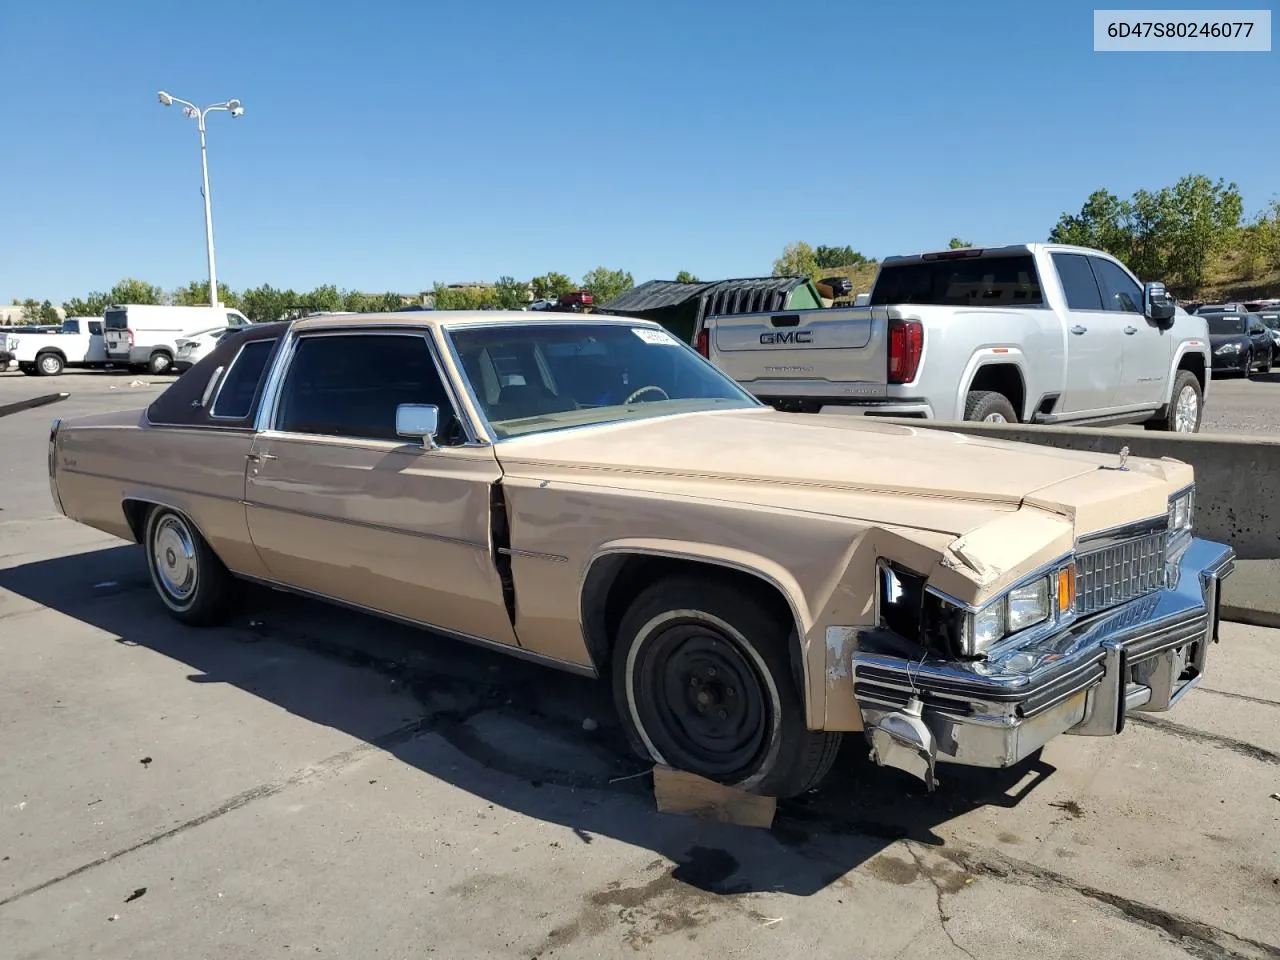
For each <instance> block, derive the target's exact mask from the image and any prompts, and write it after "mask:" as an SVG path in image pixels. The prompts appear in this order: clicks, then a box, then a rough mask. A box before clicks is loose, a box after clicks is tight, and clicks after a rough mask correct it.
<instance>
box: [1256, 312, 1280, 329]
mask: <svg viewBox="0 0 1280 960" xmlns="http://www.w3.org/2000/svg"><path fill="white" fill-rule="evenodd" d="M1258 318H1259V319H1260V320H1261V321H1262V325H1263V326H1264V327H1266V328H1267V329H1268V330H1280V313H1260V314H1258Z"/></svg>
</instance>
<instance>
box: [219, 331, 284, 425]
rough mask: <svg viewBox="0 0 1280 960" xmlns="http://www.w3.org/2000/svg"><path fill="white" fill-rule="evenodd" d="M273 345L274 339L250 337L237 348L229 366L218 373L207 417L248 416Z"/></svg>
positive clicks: (220, 418)
mask: <svg viewBox="0 0 1280 960" xmlns="http://www.w3.org/2000/svg"><path fill="white" fill-rule="evenodd" d="M274 347H275V341H274V340H254V341H251V342H250V343H246V344H245V345H244V346H243V347H241V348H240V352H239V353H237V354H236V357H235V359H234V360H232V361H231V367H230V369H229V370H227V372H226V373H224V374H223V375H222V383H221V384H219V385H218V392H217V394H216V396H215V397H214V401H213V409H212V410H211V411H210V415H211V416H213V417H214V418H216V419H218V420H243V419H245V418H246V417H249V416H250V415H252V413H253V406H254V398H255V397H257V395H258V390H259V388H260V387H261V386H262V377H263V374H264V373H265V372H266V369H267V361H268V360H269V359H270V358H271V353H272V350H273V349H274Z"/></svg>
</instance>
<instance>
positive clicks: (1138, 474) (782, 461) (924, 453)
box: [495, 409, 1191, 536]
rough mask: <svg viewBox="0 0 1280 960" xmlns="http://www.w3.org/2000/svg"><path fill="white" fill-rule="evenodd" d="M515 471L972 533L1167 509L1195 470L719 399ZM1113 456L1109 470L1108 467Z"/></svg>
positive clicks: (559, 441) (561, 441)
mask: <svg viewBox="0 0 1280 960" xmlns="http://www.w3.org/2000/svg"><path fill="white" fill-rule="evenodd" d="M495 451H496V454H497V457H498V460H499V462H500V463H501V465H502V467H503V470H504V472H506V473H509V474H512V475H517V476H523V477H527V478H530V479H538V480H546V481H548V482H554V481H556V480H559V481H562V482H571V483H584V484H590V485H593V486H611V487H620V488H629V489H649V490H653V491H655V492H662V493H666V494H671V495H692V496H707V497H714V498H715V499H719V500H726V499H727V500H734V501H741V502H745V503H754V504H760V505H765V506H770V507H777V508H782V509H796V510H804V511H806V512H824V513H830V514H833V515H837V516H843V517H853V518H860V519H866V520H869V521H872V522H878V523H890V524H895V525H900V526H907V527H918V528H924V529H931V530H936V531H938V532H945V533H951V534H955V535H959V534H963V533H965V532H967V531H969V530H972V529H974V528H976V527H978V526H981V525H984V524H986V523H987V522H989V521H990V520H991V519H993V517H994V516H995V515H997V514H999V513H1007V512H1010V511H1015V510H1017V509H1019V508H1020V507H1023V506H1026V505H1031V506H1033V507H1035V508H1036V509H1041V510H1046V511H1048V512H1051V513H1057V514H1060V515H1063V516H1066V517H1069V518H1071V519H1072V520H1073V522H1074V523H1075V527H1076V533H1077V535H1078V536H1079V535H1082V534H1084V533H1087V532H1091V531H1092V530H1095V529H1103V528H1106V527H1109V526H1117V525H1120V524H1122V523H1127V522H1132V521H1134V520H1138V519H1143V518H1146V517H1151V516H1157V515H1160V514H1162V513H1163V512H1164V511H1165V510H1166V509H1167V499H1168V495H1169V493H1170V492H1171V491H1172V490H1173V489H1175V488H1177V487H1180V486H1183V485H1185V484H1187V483H1190V481H1191V470H1190V468H1189V467H1186V466H1185V465H1183V464H1177V463H1175V462H1174V461H1154V460H1135V459H1130V460H1129V461H1128V469H1127V470H1124V471H1121V470H1117V469H1115V468H1116V467H1118V466H1119V465H1120V463H1119V458H1118V457H1116V456H1114V455H1109V454H1097V453H1089V452H1084V451H1074V450H1060V449H1055V448H1050V447H1041V446H1033V445H1029V444H1019V443H1010V442H1007V441H1002V440H993V439H987V438H985V437H974V436H966V435H962V434H956V433H949V432H946V431H942V430H934V429H931V428H926V427H910V426H905V425H899V424H889V423H882V422H879V421H875V420H870V419H866V418H863V417H856V416H841V415H838V414H818V415H814V414H785V413H778V412H775V411H773V410H760V409H753V410H743V411H720V412H715V413H695V414H683V415H676V416H666V417H654V418H650V419H645V420H638V421H631V422H625V423H615V424H602V425H599V426H592V427H586V428H581V429H570V430H565V431H562V432H550V433H545V434H539V435H534V436H527V437H522V438H519V439H512V440H507V441H504V442H502V443H499V444H497V446H496V448H495ZM1104 468H1110V469H1104Z"/></svg>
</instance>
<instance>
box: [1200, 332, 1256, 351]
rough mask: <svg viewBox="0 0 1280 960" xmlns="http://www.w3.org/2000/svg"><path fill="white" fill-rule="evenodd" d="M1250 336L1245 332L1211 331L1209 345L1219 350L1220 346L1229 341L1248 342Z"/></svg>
mask: <svg viewBox="0 0 1280 960" xmlns="http://www.w3.org/2000/svg"><path fill="white" fill-rule="evenodd" d="M1248 342H1249V338H1248V337H1247V336H1246V335H1245V334H1243V333H1211V334H1209V346H1211V347H1213V349H1215V350H1217V349H1218V347H1221V346H1224V345H1225V344H1228V343H1240V344H1247V343H1248Z"/></svg>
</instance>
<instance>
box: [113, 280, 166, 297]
mask: <svg viewBox="0 0 1280 960" xmlns="http://www.w3.org/2000/svg"><path fill="white" fill-rule="evenodd" d="M107 299H108V301H109V302H110V303H160V302H162V301H163V300H164V291H163V290H161V289H160V288H159V287H157V286H156V285H155V284H153V283H146V282H145V281H142V280H135V279H134V278H133V277H126V278H125V279H124V280H121V281H120V282H119V283H117V284H116V285H115V286H114V287H112V288H111V290H110V292H109V293H108V294H107Z"/></svg>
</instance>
